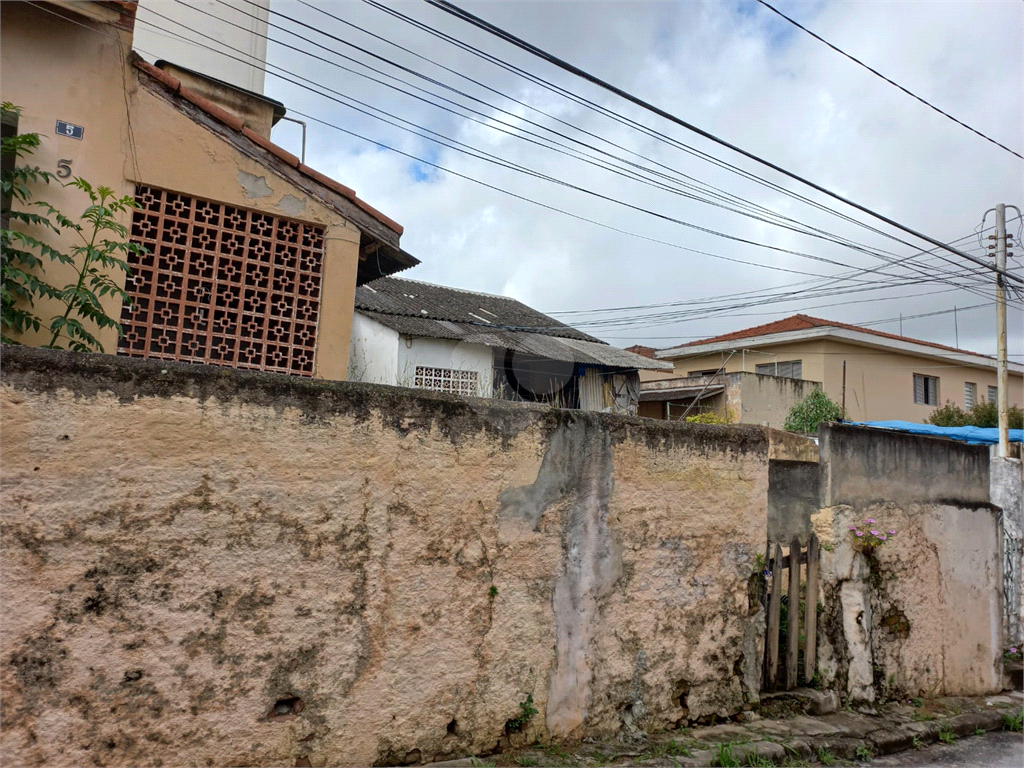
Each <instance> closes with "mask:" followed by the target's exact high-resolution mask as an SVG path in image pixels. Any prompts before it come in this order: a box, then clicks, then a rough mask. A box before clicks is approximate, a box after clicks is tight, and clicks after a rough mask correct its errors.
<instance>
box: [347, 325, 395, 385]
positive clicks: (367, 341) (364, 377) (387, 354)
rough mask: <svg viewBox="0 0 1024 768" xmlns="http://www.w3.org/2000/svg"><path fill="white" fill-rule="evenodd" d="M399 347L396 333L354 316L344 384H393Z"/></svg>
mask: <svg viewBox="0 0 1024 768" xmlns="http://www.w3.org/2000/svg"><path fill="white" fill-rule="evenodd" d="M399 346H401V344H400V342H399V338H398V331H393V330H391V329H390V328H388V327H387V326H385V325H381V324H380V323H378V322H377V321H376V320H371V319H370V318H368V317H366V315H363V314H360V313H359V312H356V313H355V315H354V316H353V318H352V347H351V352H350V353H349V361H348V380H349V381H366V382H369V383H371V384H397V383H398V348H399Z"/></svg>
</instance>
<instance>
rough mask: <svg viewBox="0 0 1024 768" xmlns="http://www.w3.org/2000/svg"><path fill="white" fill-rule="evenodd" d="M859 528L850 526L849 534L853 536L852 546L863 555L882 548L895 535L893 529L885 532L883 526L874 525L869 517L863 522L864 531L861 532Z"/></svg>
mask: <svg viewBox="0 0 1024 768" xmlns="http://www.w3.org/2000/svg"><path fill="white" fill-rule="evenodd" d="M861 527H862V526H859V525H851V526H850V534H851V535H852V536H853V541H854V545H855V546H856V547H857V548H858V549H860V550H861V551H862V552H864V553H865V554H871V553H872V552H873V551H874V550H875V549H876V548H877V547H880V546H882V545H883V544H885V543H886V542H887V541H888V540H889V539H891V538H892V537H893V536H895V535H896V529H895V528H890V529H889V530H888V531H886V530H884V526H882V525H879V524H878V523H876V522H875V519H874V518H873V517H869V518H868V519H867V520H865V521H864V523H863V528H864V530H861Z"/></svg>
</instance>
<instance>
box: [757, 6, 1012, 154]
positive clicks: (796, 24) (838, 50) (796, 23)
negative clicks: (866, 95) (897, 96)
mask: <svg viewBox="0 0 1024 768" xmlns="http://www.w3.org/2000/svg"><path fill="white" fill-rule="evenodd" d="M757 2H759V3H760V4H761V5H763V6H764V7H765V8H767V9H768V10H769V11H771V12H772V13H774V14H777V15H778V16H781V17H782V18H784V19H785V20H786V21H788V22H789V23H790V24H792V25H793V26H794V27H797V28H798V29H802V30H803V31H804V32H806V33H807V34H808V35H810V36H811V37H813V38H814V39H815V40H819V41H820V42H822V43H824V44H825V45H827V46H828V47H829V48H831V49H832V50H833V51H835V52H836V53H839V54H842V55H843V56H845V57H846V58H848V59H849V60H850V61H852V62H853V63H854V64H859V65H860V66H862V67H864V69H866V70H867V71H868V72H870V73H871V74H873V75H876V76H878V77H880V78H882V79H883V80H885V82H887V83H888V84H889V85H892V86H894V87H896V88H899V89H900V90H901V91H903V92H904V93H905V94H907V95H908V96H910V97H911V98H914V99H917V100H918V101H919V102H921V103H922V104H924V105H925V106H926V107H928V108H929V109H932V110H935V111H936V112H938V113H939V114H940V115H942V116H943V117H948V118H949V119H950V120H952V121H953V122H954V123H956V124H957V125H961V126H963V127H964V128H966V129H967V130H969V131H971V132H972V133H975V134H977V135H978V136H980V137H981V138H983V139H985V141H989V142H992V143H993V144H995V145H996V146H997V147H999V148H1001V149H1005V150H1006V151H1007V152H1009V153H1010V154H1011V155H1015V156H1016V157H1019V158H1020V159H1021V160H1024V155H1022V154H1021V153H1020V152H1016V151H1014V150H1012V149H1010V148H1009V147H1008V146H1006V145H1005V144H1002V143H1000V142H998V141H996V140H995V139H993V138H992V137H991V136H986V135H985V134H984V133H982V132H981V131H979V130H978V129H977V128H972V127H971V126H969V125H968V124H967V123H965V122H964V121H963V120H958V119H957V118H955V117H953V116H952V115H951V114H949V112H946V111H945V110H942V109H939V108H938V107H936V106H935V105H934V104H932V103H931V102H930V101H928V100H927V99H923V98H921V97H920V96H918V95H917V94H916V93H914V92H913V91H910V90H908V89H907V88H904V87H903V86H902V85H900V84H899V83H897V82H896V81H894V80H891V79H890V78H888V77H886V76H885V75H883V74H882V73H881V72H879V71H878V70H877V69H875V68H874V67H871V66H868V65H867V64H865V63H864V62H863V61H861V60H860V59H858V58H857V57H856V56H851V55H850V54H849V53H847V52H846V51H844V50H843V49H842V48H839V47H838V46H836V45H833V44H832V43H830V42H829V41H828V40H826V39H825V38H823V37H822V36H821V35H819V34H816V33H814V32H812V31H811V30H809V29H808V28H807V27H805V26H804V25H803V24H801V23H800V22H799V21H797V20H796V19H793V18H790V17H789V16H787V15H786V14H784V13H783V12H782V11H780V10H779V9H778V8H775V7H774V6H772V5H769V4H768V3H766V2H765V0H757Z"/></svg>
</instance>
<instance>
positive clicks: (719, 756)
mask: <svg viewBox="0 0 1024 768" xmlns="http://www.w3.org/2000/svg"><path fill="white" fill-rule="evenodd" d="M711 764H712V765H717V766H721V768H739V766H740V764H739V762H737V760H736V758H735V757H733V756H732V743H731V742H726V743H725V744H719V745H718V748H717V749H716V750H715V757H714V760H712V761H711Z"/></svg>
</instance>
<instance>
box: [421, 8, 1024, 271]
mask: <svg viewBox="0 0 1024 768" xmlns="http://www.w3.org/2000/svg"><path fill="white" fill-rule="evenodd" d="M424 2H426V3H428V4H429V5H431V6H433V7H435V8H438V9H440V10H442V11H444V12H445V13H448V14H450V15H452V16H454V17H455V18H458V19H461V20H462V21H465V22H467V23H469V24H471V25H473V26H475V27H477V28H478V29H482V30H484V31H485V32H488V33H490V34H492V35H494V36H496V37H498V38H499V39H502V40H504V41H505V42H507V43H510V44H512V45H514V46H516V47H517V48H520V49H521V50H524V51H526V52H528V53H530V54H532V55H534V56H536V57H538V58H540V59H542V60H544V61H547V62H548V63H550V64H553V65H554V66H556V67H558V68H560V69H563V70H565V71H567V72H570V73H572V74H574V75H576V76H577V77H580V78H582V79H584V80H587V81H588V82H591V83H593V84H595V85H597V86H599V87H601V88H603V89H605V90H607V91H609V92H611V93H614V94H615V95H617V96H619V97H620V98H623V99H625V100H627V101H629V102H631V103H633V104H636V105H637V106H639V107H641V108H643V109H645V110H647V111H649V112H652V113H653V114H656V115H658V116H659V117H662V118H664V119H666V120H669V121H670V122H672V123H675V124H676V125H679V126H681V127H683V128H685V129H687V130H689V131H691V132H693V133H696V134H697V135H699V136H702V137H703V138H705V139H708V140H709V141H713V142H714V143H716V144H718V145H719V146H722V147H725V148H726V149H730V150H732V151H733V152H736V153H738V154H740V155H742V156H743V157H746V158H747V159H749V160H753V161H754V162H757V163H759V164H760V165H763V166H765V167H767V168H770V169H772V170H773V171H775V172H776V173H781V174H782V175H784V176H786V177H788V178H790V179H793V180H794V181H797V182H800V183H801V184H804V185H805V186H808V187H810V188H811V189H814V190H816V191H817V192H820V193H822V194H824V195H827V196H828V197H831V198H832V199H834V200H838V201H839V202H842V203H845V204H846V205H849V206H850V207H852V208H855V209H857V210H859V211H861V212H862V213H866V214H868V215H869V216H871V217H872V218H875V219H878V220H879V221H882V222H884V223H886V224H888V225H889V226H891V227H895V228H896V229H899V230H901V231H903V232H905V233H906V234H909V235H911V236H912V237H916V238H918V239H920V240H924V241H925V242H928V243H931V244H932V245H934V246H936V247H939V248H944V249H945V250H947V251H949V252H950V253H952V254H954V255H956V256H960V257H961V258H963V259H967V260H968V261H972V262H974V263H975V264H978V265H979V266H982V267H984V268H985V269H988V270H989V271H993V272H997V273H999V274H1002V275H1003V277H1004V278H1007V279H1012V280H1014V281H1016V282H1022V283H1024V279H1022V278H1019V277H1017V276H1016V275H1008V274H1007V273H1006V272H1005V270H1003V271H1000V270H999V269H998V268H997V267H996V266H994V265H992V264H988V263H986V262H985V261H983V260H981V259H979V258H976V257H974V256H972V255H970V254H968V253H965V252H963V251H960V250H958V249H956V248H953V247H951V246H949V245H947V244H946V243H943V242H941V241H939V240H936V239H935V238H933V237H930V236H928V235H925V234H923V233H921V232H917V231H916V230H914V229H911V228H910V227H908V226H906V225H904V224H901V223H899V222H897V221H895V220H893V219H891V218H889V217H887V216H884V215H883V214H880V213H877V212H876V211H873V210H871V209H870V208H868V207H867V206H864V205H861V204H860V203H857V202H855V201H853V200H850V199H849V198H847V197H844V196H843V195H840V194H838V193H837V192H833V191H832V190H829V189H827V188H826V187H823V186H821V185H820V184H817V183H815V182H813V181H810V180H809V179H806V178H804V177H802V176H800V175H798V174H796V173H794V172H792V171H789V170H786V169H785V168H783V167H781V166H779V165H777V164H776V163H773V162H771V161H770V160H766V159H765V158H762V157H760V156H758V155H756V154H754V153H752V152H748V151H747V150H745V149H742V148H741V147H738V146H736V145H735V144H732V143H730V142H728V141H726V140H725V139H722V138H720V137H718V136H716V135H714V134H712V133H710V132H709V131H705V130H704V129H702V128H698V127H697V126H696V125H694V124H692V123H689V122H687V121H685V120H683V119H681V118H679V117H677V116H675V115H673V114H671V113H669V112H666V111H665V110H663V109H661V108H659V107H656V106H654V105H653V104H650V103H648V102H646V101H644V100H643V99H640V98H639V97H637V96H634V95H633V94H631V93H629V92H627V91H624V90H622V89H621V88H618V87H616V86H614V85H612V84H611V83H608V82H606V81H604V80H602V79H601V78H599V77H596V76H595V75H592V74H590V73H589V72H586V71H585V70H583V69H580V68H579V67H576V66H574V65H572V64H569V63H568V62H567V61H564V60H562V59H560V58H558V57H557V56H553V55H552V54H550V53H548V52H546V51H543V50H541V49H540V48H538V47H536V46H534V45H532V44H530V43H528V42H526V41H525V40H523V39H521V38H519V37H516V36H515V35H513V34H511V33H510V32H507V31H505V30H503V29H501V28H500V27H497V26H495V25H493V24H491V23H489V22H487V21H484V20H483V19H481V18H480V17H478V16H475V15H473V14H471V13H469V12H468V11H466V10H464V9H462V8H460V7H458V6H457V5H455V4H454V3H451V2H448V1H447V0H424ZM890 237H892V239H895V240H898V241H899V242H902V243H903V244H904V245H908V246H909V245H911V244H910V243H907V242H906V241H903V240H901V239H900V238H897V237H895V236H891V235H890ZM911 247H912V246H911Z"/></svg>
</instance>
